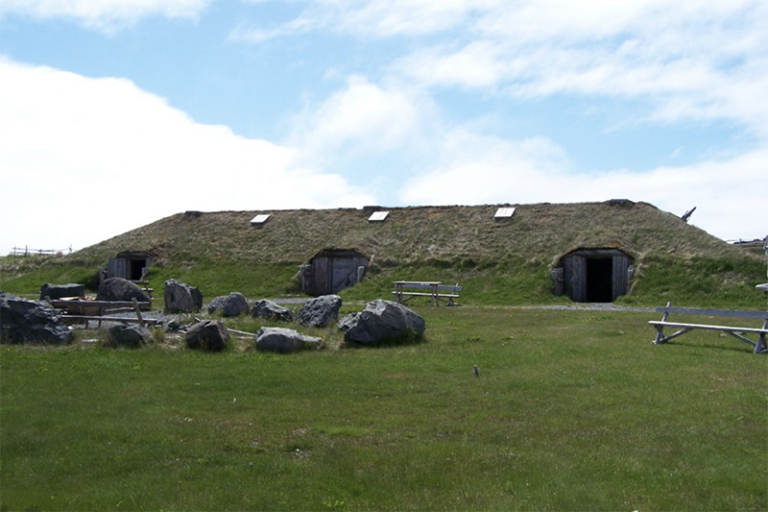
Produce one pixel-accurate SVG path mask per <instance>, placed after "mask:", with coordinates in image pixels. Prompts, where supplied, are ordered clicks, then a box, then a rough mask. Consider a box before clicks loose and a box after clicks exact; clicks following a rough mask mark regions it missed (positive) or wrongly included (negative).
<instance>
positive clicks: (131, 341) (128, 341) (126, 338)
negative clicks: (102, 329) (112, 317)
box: [107, 324, 150, 348]
mask: <svg viewBox="0 0 768 512" xmlns="http://www.w3.org/2000/svg"><path fill="white" fill-rule="evenodd" d="M107 333H108V336H109V340H110V341H111V342H112V343H114V344H115V345H116V346H118V347H129V348H137V347H140V346H141V344H142V343H143V342H144V341H145V340H147V339H149V336H150V334H149V330H148V329H147V328H146V327H141V326H139V325H125V324H117V325H114V326H112V327H110V328H109V330H108V331H107Z"/></svg>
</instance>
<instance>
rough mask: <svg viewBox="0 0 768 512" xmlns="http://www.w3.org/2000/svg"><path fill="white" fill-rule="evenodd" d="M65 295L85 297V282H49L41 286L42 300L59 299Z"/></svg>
mask: <svg viewBox="0 0 768 512" xmlns="http://www.w3.org/2000/svg"><path fill="white" fill-rule="evenodd" d="M64 297H85V285H83V284H76V283H70V284H49V283H46V284H44V285H43V286H41V287H40V300H45V299H51V300H57V299H62V298H64Z"/></svg>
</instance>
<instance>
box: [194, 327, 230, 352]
mask: <svg viewBox="0 0 768 512" xmlns="http://www.w3.org/2000/svg"><path fill="white" fill-rule="evenodd" d="M184 339H185V340H186V342H187V347H189V348H199V349H202V350H208V351H209V352H218V351H220V350H224V348H225V347H226V346H227V342H228V341H229V331H227V328H226V327H224V324H223V323H221V321H219V320H206V321H204V322H200V323H197V324H195V325H193V326H192V327H190V328H189V330H187V333H186V334H185V335H184Z"/></svg>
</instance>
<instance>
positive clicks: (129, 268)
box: [105, 251, 153, 282]
mask: <svg viewBox="0 0 768 512" xmlns="http://www.w3.org/2000/svg"><path fill="white" fill-rule="evenodd" d="M152 259H153V256H152V255H151V254H150V253H148V252H136V251H126V252H121V253H120V254H118V255H117V256H116V257H114V258H110V259H109V262H108V263H107V272H106V275H105V278H106V279H111V278H113V277H122V278H123V279H128V280H129V281H136V282H139V281H143V280H144V275H145V274H146V272H147V270H148V269H149V266H150V265H151V264H152Z"/></svg>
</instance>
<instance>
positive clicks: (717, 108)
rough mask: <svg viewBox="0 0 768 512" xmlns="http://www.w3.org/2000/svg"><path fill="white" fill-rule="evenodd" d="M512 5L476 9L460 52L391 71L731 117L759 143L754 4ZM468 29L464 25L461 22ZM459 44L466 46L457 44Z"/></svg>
mask: <svg viewBox="0 0 768 512" xmlns="http://www.w3.org/2000/svg"><path fill="white" fill-rule="evenodd" d="M588 6H589V7H588V8H587V7H586V6H585V4H584V3H583V2H567V1H559V0H539V1H521V2H515V3H508V4H506V5H504V6H493V8H490V9H486V10H484V11H482V13H481V14H480V15H479V17H478V19H477V20H475V21H474V22H472V23H471V26H470V27H469V28H465V29H464V30H463V31H462V32H461V33H460V36H459V37H457V39H458V40H459V41H462V40H464V41H466V42H463V43H460V44H458V45H456V44H451V45H433V46H432V47H427V48H420V49H418V50H416V51H414V52H413V53H412V54H411V55H408V56H406V57H404V58H401V59H400V60H399V61H398V62H396V63H395V64H394V65H393V66H392V68H391V69H392V71H393V72H395V73H397V74H400V75H402V76H407V77H410V78H411V79H413V80H415V81H416V82H417V83H419V84H423V85H425V86H430V87H434V86H443V87H463V88H472V89H477V88H485V89H488V90H490V91H493V92H497V93H498V92H499V91H504V92H505V93H506V94H509V95H512V96H519V97H538V98H541V97H549V96H552V95H555V94H563V93H565V94H572V95H581V96H589V97H619V98H627V99H638V98H640V99H643V100H649V101H650V103H649V107H648V116H647V118H648V119H649V120H656V121H663V122H679V121H687V120H695V121H699V120H723V119H725V120H730V121H735V122H737V123H739V124H741V125H742V126H744V127H745V128H747V129H749V130H752V131H753V132H754V133H756V134H758V135H759V136H762V137H768V121H766V119H768V104H767V103H766V102H761V101H759V98H760V97H761V96H762V95H763V93H762V91H764V90H766V88H767V87H768V58H766V56H765V48H766V47H768V32H766V31H765V26H768V4H766V3H765V2H762V1H758V0H740V1H730V0H728V1H715V2H704V3H702V2H699V1H694V0H685V1H680V2H672V3H670V2H666V1H663V0H643V1H639V0H636V1H623V2H614V1H610V0H595V1H593V2H590V3H589V4H588ZM467 21H468V22H470V21H472V20H469V19H468V20H467ZM467 40H468V41H467Z"/></svg>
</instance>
